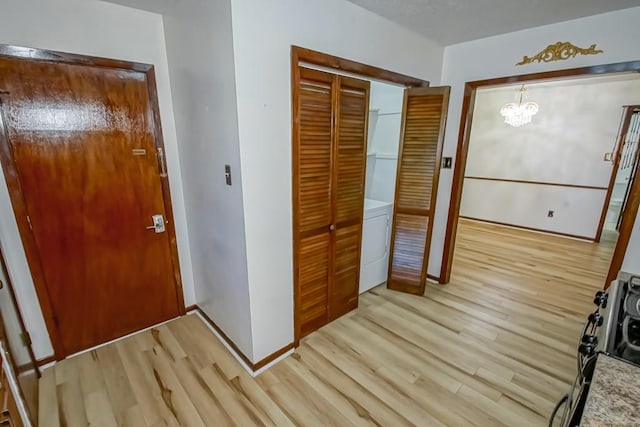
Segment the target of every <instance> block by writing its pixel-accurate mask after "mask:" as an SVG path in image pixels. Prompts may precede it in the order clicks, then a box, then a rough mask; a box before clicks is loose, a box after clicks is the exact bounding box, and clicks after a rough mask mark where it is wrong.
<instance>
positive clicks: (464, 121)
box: [439, 61, 640, 286]
mask: <svg viewBox="0 0 640 427" xmlns="http://www.w3.org/2000/svg"><path fill="white" fill-rule="evenodd" d="M633 72H640V61H629V62H620V63H614V64H604V65H594V66H590V67H581V68H570V69H563V70H554V71H545V72H539V73H530V74H521V75H517V76H508V77H497V78H491V79H486V80H476V81H470V82H466V83H465V87H464V98H463V101H462V111H461V113H460V128H459V131H458V145H457V148H456V157H455V164H454V169H453V183H452V186H451V199H450V202H449V212H448V217H447V227H446V231H445V242H444V248H443V253H442V264H441V266H440V280H439V283H441V284H446V283H449V281H450V280H451V267H452V265H453V254H454V250H455V242H456V233H457V229H458V218H459V216H460V202H461V200H462V186H463V183H464V172H465V168H466V163H467V154H468V151H469V139H470V136H471V122H472V120H473V110H474V104H475V96H476V91H477V90H478V89H479V88H482V87H486V86H495V85H503V84H517V83H524V82H532V81H538V80H552V79H561V78H569V77H581V76H589V75H591V76H595V75H606V74H612V73H633ZM638 181H640V180H636V182H634V183H633V184H632V187H631V194H630V196H629V205H628V209H626V211H625V212H624V214H623V220H622V225H621V227H620V236H619V238H618V242H617V244H616V248H615V250H614V254H613V259H612V261H611V266H610V269H609V274H608V275H607V281H606V284H605V286H606V285H608V284H609V282H611V280H613V279H615V277H616V276H617V274H618V270H619V269H620V267H622V261H623V259H624V255H625V252H626V250H627V246H628V245H629V239H630V238H631V230H632V229H633V224H634V222H635V216H636V213H637V212H638V206H639V205H640V183H639V182H638Z"/></svg>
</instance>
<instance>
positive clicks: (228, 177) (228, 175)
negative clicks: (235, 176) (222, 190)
mask: <svg viewBox="0 0 640 427" xmlns="http://www.w3.org/2000/svg"><path fill="white" fill-rule="evenodd" d="M224 179H225V180H226V181H227V185H231V166H230V165H224Z"/></svg>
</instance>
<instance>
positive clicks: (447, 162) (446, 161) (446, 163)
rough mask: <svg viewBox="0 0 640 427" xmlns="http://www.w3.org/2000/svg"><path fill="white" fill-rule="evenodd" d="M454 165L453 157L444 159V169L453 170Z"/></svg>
mask: <svg viewBox="0 0 640 427" xmlns="http://www.w3.org/2000/svg"><path fill="white" fill-rule="evenodd" d="M452 163H453V157H443V158H442V169H451V165H452Z"/></svg>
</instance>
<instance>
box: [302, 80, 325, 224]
mask: <svg viewBox="0 0 640 427" xmlns="http://www.w3.org/2000/svg"><path fill="white" fill-rule="evenodd" d="M332 85H333V78H332V76H331V75H329V74H327V73H322V72H320V71H315V70H309V69H306V68H305V69H302V71H301V81H300V95H299V96H300V109H299V111H300V119H299V126H300V127H299V132H300V136H299V138H300V143H299V147H298V165H299V174H298V177H297V179H298V187H297V188H298V192H297V194H296V195H295V196H296V197H298V201H297V202H298V203H297V206H298V209H299V211H300V215H299V216H298V219H299V225H298V227H299V228H298V229H299V232H301V233H304V232H305V231H309V230H319V229H322V230H319V231H320V232H322V231H323V230H324V231H326V230H325V229H324V228H325V227H326V228H328V227H329V225H330V224H331V174H330V173H329V171H330V170H331V157H332V151H331V140H332V137H333V127H332V123H333V109H332V102H333V101H332V97H333V89H332V87H333V86H332Z"/></svg>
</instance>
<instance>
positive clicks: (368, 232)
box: [360, 199, 393, 293]
mask: <svg viewBox="0 0 640 427" xmlns="http://www.w3.org/2000/svg"><path fill="white" fill-rule="evenodd" d="M392 216H393V203H389V202H382V201H379V200H373V199H365V200H364V222H363V226H362V254H361V257H360V293H363V292H366V291H368V290H369V289H371V288H373V287H375V286H377V285H379V284H381V283H383V282H385V281H386V280H387V270H388V268H389V243H390V240H391V221H392Z"/></svg>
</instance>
